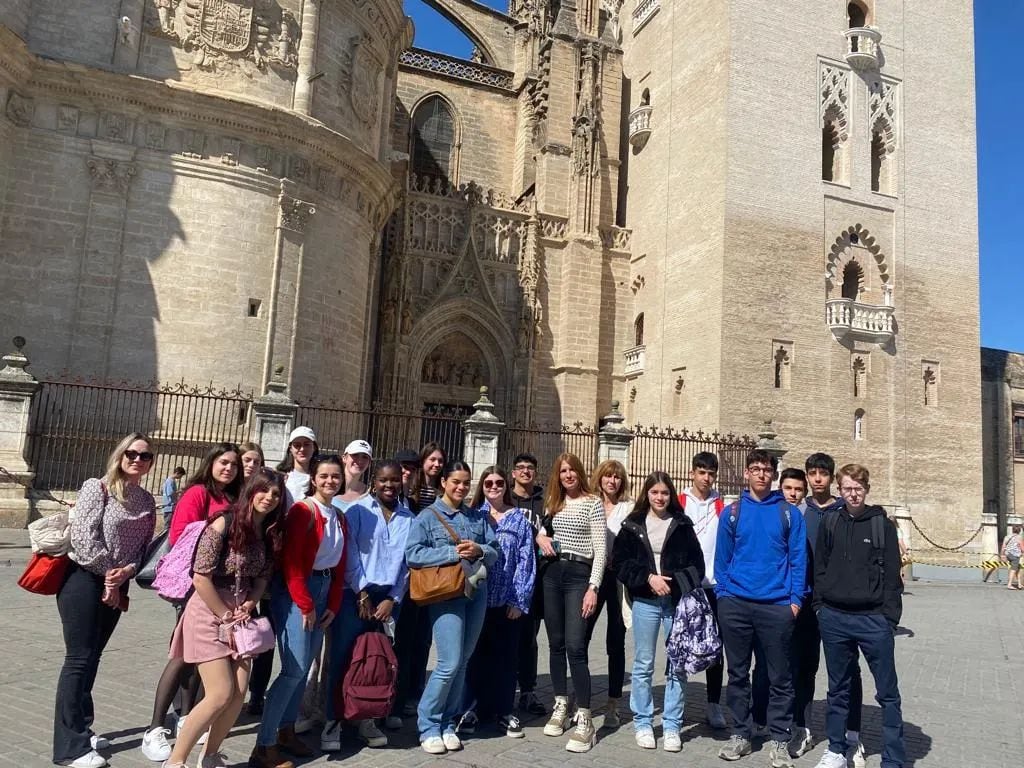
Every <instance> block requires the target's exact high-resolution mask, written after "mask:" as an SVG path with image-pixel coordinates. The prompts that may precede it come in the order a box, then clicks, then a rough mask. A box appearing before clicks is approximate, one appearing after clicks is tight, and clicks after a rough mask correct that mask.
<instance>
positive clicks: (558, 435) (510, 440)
mask: <svg viewBox="0 0 1024 768" xmlns="http://www.w3.org/2000/svg"><path fill="white" fill-rule="evenodd" d="M519 453H532V454H533V455H534V456H535V457H536V458H537V469H538V477H537V482H538V483H546V482H547V480H548V478H547V472H548V471H549V470H550V469H551V465H552V464H553V463H554V461H555V459H556V458H557V457H558V455H559V454H560V453H574V454H576V455H577V456H579V458H580V461H582V462H583V466H584V467H585V468H586V469H587V471H588V472H589V471H591V470H592V469H593V468H594V464H595V462H596V461H597V431H596V429H595V428H594V427H593V426H591V425H589V424H584V423H583V422H581V421H577V422H576V423H575V424H573V425H572V426H566V425H564V424H563V425H562V426H560V427H547V428H544V427H530V428H527V427H505V428H504V429H503V430H502V431H501V435H500V436H499V437H498V464H499V465H500V466H502V467H506V468H511V466H512V460H513V459H514V458H515V457H516V454H519ZM474 469H475V467H474ZM481 469H482V468H481Z"/></svg>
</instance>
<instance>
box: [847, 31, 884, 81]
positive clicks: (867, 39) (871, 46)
mask: <svg viewBox="0 0 1024 768" xmlns="http://www.w3.org/2000/svg"><path fill="white" fill-rule="evenodd" d="M845 34H846V57H845V58H846V63H847V64H849V65H850V66H851V67H853V69H856V70H858V71H861V72H862V71H864V70H869V69H878V67H879V64H880V56H879V54H880V53H881V42H882V33H881V32H879V31H878V30H877V29H874V28H873V27H854V28H852V29H848V30H846V33H845Z"/></svg>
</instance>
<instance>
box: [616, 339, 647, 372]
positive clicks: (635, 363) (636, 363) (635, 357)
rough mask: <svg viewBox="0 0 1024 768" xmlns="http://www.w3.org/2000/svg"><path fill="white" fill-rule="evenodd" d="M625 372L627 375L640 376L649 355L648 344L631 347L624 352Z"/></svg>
mask: <svg viewBox="0 0 1024 768" xmlns="http://www.w3.org/2000/svg"><path fill="white" fill-rule="evenodd" d="M622 357H623V373H624V374H625V375H626V376H639V375H640V374H641V373H643V372H644V362H645V360H646V357H647V346H646V345H645V344H641V345H640V346H638V347H630V348H629V349H627V350H625V351H624V352H623V353H622Z"/></svg>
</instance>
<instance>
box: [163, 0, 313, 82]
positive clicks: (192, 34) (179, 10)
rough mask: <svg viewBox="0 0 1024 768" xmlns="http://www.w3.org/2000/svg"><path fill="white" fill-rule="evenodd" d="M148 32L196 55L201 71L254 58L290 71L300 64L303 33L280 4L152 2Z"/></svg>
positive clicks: (266, 0)
mask: <svg viewBox="0 0 1024 768" xmlns="http://www.w3.org/2000/svg"><path fill="white" fill-rule="evenodd" d="M151 2H152V6H151V10H150V15H149V17H148V22H147V28H148V31H149V33H150V34H151V35H155V36H158V37H166V38H169V39H170V40H172V41H173V43H174V44H176V45H178V46H180V47H182V48H184V49H185V50H187V51H191V52H192V60H193V62H194V64H195V65H196V66H197V67H202V68H207V69H215V68H216V67H217V64H218V62H219V63H221V64H235V65H237V64H239V63H241V61H243V60H245V59H251V60H252V61H253V62H254V63H255V64H256V66H257V67H259V68H260V69H261V70H262V69H265V68H266V66H267V64H270V65H271V66H273V67H275V68H280V69H283V70H285V71H287V70H294V69H295V68H296V66H297V64H298V55H297V49H298V45H299V36H300V34H301V32H300V29H299V23H298V21H297V19H296V18H295V16H294V14H292V13H291V11H289V10H287V9H284V8H281V6H280V5H279V4H278V2H276V0H151Z"/></svg>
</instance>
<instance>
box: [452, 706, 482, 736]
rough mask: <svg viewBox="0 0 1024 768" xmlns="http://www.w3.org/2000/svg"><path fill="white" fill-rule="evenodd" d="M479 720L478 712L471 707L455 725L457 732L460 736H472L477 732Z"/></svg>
mask: <svg viewBox="0 0 1024 768" xmlns="http://www.w3.org/2000/svg"><path fill="white" fill-rule="evenodd" d="M479 722H480V721H479V719H478V718H477V716H476V712H474V711H473V710H472V709H470V710H468V711H467V712H466V714H464V715H463V716H462V717H460V718H459V724H458V725H456V726H455V732H456V733H457V734H458V735H459V736H472V735H473V734H474V733H476V726H477V723H479Z"/></svg>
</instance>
